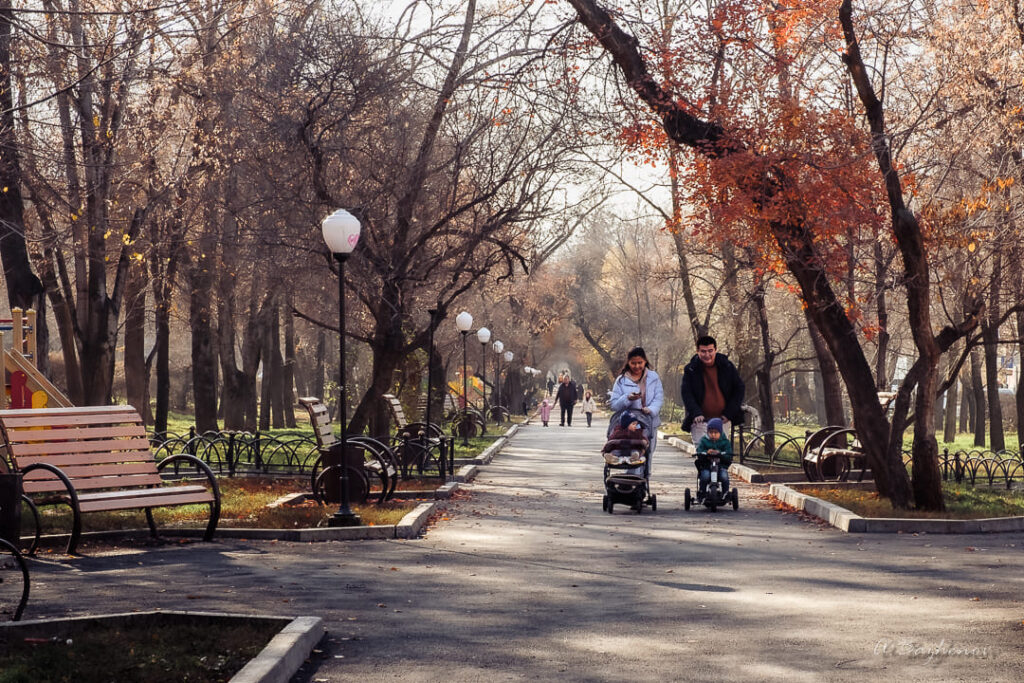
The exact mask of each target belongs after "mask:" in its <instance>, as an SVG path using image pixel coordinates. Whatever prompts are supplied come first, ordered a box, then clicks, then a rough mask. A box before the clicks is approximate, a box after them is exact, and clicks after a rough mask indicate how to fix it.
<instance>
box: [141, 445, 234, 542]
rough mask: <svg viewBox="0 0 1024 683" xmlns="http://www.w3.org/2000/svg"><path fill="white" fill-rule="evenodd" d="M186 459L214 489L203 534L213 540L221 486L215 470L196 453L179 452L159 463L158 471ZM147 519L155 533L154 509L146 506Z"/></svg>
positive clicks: (218, 517) (208, 539)
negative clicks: (208, 519)
mask: <svg viewBox="0 0 1024 683" xmlns="http://www.w3.org/2000/svg"><path fill="white" fill-rule="evenodd" d="M179 461H184V462H187V463H190V464H192V465H195V466H196V468H197V469H199V470H201V471H202V473H203V474H205V475H206V478H207V479H208V480H209V482H210V488H212V489H213V502H212V503H210V521H209V523H207V525H206V533H205V534H204V535H203V540H205V541H207V542H209V541H211V540H213V532H214V531H216V529H217V522H218V520H220V487H219V486H217V477H215V476H214V474H213V470H211V469H210V466H209V465H207V464H206V463H205V462H203V461H202V460H200V459H199V458H197V457H196V456H194V455H189V454H188V453H177V454H175V455H171V456H168V457H166V458H164V459H163V460H161V461H160V462H159V463H157V466H156V471H157V472H160V471H161V470H163V468H165V467H167V466H168V465H169V464H171V463H172V462H179ZM146 521H147V522H149V528H150V531H152V532H153V533H154V535H155V533H156V525H155V524H154V523H153V511H152V510H151V509H150V508H146Z"/></svg>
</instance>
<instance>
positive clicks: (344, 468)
mask: <svg viewBox="0 0 1024 683" xmlns="http://www.w3.org/2000/svg"><path fill="white" fill-rule="evenodd" d="M321 230H322V232H323V237H324V242H326V243H327V248H328V249H330V250H331V253H332V254H333V255H334V260H335V261H337V263H338V331H339V334H338V353H339V361H340V362H339V370H338V375H339V392H340V396H339V398H338V400H339V406H338V407H339V412H338V419H339V421H340V422H341V440H340V442H339V446H338V447H337V451H336V453H337V456H336V457H334V458H332V459H334V460H335V464H337V465H338V466H339V469H340V470H341V475H340V477H339V479H340V481H339V485H340V487H341V491H340V494H341V495H340V498H341V504H340V506H339V508H338V511H337V512H336V513H334V515H333V516H332V517H331V520H330V525H331V526H358V525H359V524H361V523H362V520H360V519H359V515H357V514H355V513H354V512H352V509H351V507H350V501H349V490H348V461H347V458H346V457H345V456H346V449H345V444H346V442H347V439H348V433H347V432H348V415H347V409H346V392H345V389H346V386H345V376H346V373H345V261H347V260H348V257H349V256H351V255H352V252H353V251H354V250H355V248H356V245H357V244H358V243H359V232H360V225H359V220H358V219H357V218H356V217H355V216H353V215H352V214H351V213H349V212H348V211H345V210H344V209H338V210H337V211H335V212H334V213H332V214H331V215H330V216H328V217H327V218H325V219H324V222H323V224H322V225H321ZM437 314H438V311H437V310H436V309H432V310H430V348H431V349H433V348H434V327H435V326H436V324H437V321H436V316H437ZM455 327H456V329H458V331H459V333H460V334H461V335H462V401H463V409H466V408H468V407H469V393H468V389H469V386H468V377H467V376H466V337H467V336H469V332H470V330H472V328H473V316H472V315H470V314H469V313H468V312H466V311H463V312H461V313H459V314H458V315H457V316H456V317H455ZM476 337H477V339H478V340H479V341H480V345H481V354H482V361H483V365H482V367H481V375H482V379H483V383H484V391H483V392H482V393H483V414H484V420H486V419H487V390H486V388H487V342H489V341H490V340H491V331H490V330H488V329H487V328H486V327H481V328H480V329H479V330H477V332H476ZM492 346H493V348H494V351H495V353H497V354H498V367H497V379H496V380H495V387H496V388H497V391H498V395H497V398H496V402H495V405H500V400H501V359H502V357H504V358H505V362H506V363H511V362H512V358H513V357H514V356H513V353H512V352H511V351H505V350H504V348H505V345H504V344H503V343H502V342H500V341H497V340H496V341H495V342H494V344H493V345H492ZM432 360H433V353H431V361H432ZM525 371H526V372H527V373H528V374H530V375H534V376H536V375H537V374H540V371H539V370H535V369H534V368H525ZM432 377H433V373H432V367H431V368H428V370H427V415H426V422H427V424H430V403H431V400H430V399H431V395H430V394H431V379H432ZM467 434H468V431H467V430H465V429H464V430H463V431H462V445H463V446H468V445H469V440H468V436H467ZM334 455H335V454H334V453H332V456H334Z"/></svg>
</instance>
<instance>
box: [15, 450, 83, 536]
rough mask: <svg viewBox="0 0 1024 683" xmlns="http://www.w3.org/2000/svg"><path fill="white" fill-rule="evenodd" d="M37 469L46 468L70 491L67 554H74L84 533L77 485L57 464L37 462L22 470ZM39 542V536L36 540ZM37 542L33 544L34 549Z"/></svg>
mask: <svg viewBox="0 0 1024 683" xmlns="http://www.w3.org/2000/svg"><path fill="white" fill-rule="evenodd" d="M35 470H44V471H46V472H49V473H50V474H52V475H54V476H55V477H57V478H58V479H60V481H61V483H62V484H64V488H65V489H67V492H68V506H69V507H70V508H71V537H70V538H69V539H68V547H67V554H68V555H74V554H75V549H76V548H77V547H78V539H79V538H80V537H81V535H82V510H81V508H80V507H79V503H78V492H77V491H75V485H74V484H72V483H71V479H69V478H68V475H66V474H64V472H63V471H61V469H60V468H59V467H57V466H56V465H51V464H50V463H48V462H37V463H33V464H31V465H29V466H28V467H25V468H23V469H22V470H21V473H22V474H28V473H29V472H34V471H35ZM38 535H39V525H38V524H36V536H37V537H38ZM36 543H38V538H37V540H36ZM34 549H35V544H33V550H34Z"/></svg>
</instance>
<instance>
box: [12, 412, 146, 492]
mask: <svg viewBox="0 0 1024 683" xmlns="http://www.w3.org/2000/svg"><path fill="white" fill-rule="evenodd" d="M0 433H2V435H3V438H4V440H5V442H6V447H7V456H8V458H9V459H10V460H11V464H12V465H13V466H14V467H15V468H16V469H19V470H21V469H24V468H26V467H28V466H29V465H31V464H33V463H38V462H45V463H49V464H50V465H54V466H56V467H59V468H60V469H61V471H62V472H64V474H66V475H67V477H68V478H69V479H70V480H71V483H72V484H73V485H74V487H75V489H76V490H79V491H83V490H95V489H108V488H124V487H136V486H147V485H150V484H159V483H160V482H161V479H160V474H159V472H158V471H157V469H156V460H155V459H154V457H153V453H152V452H151V451H150V450H149V439H148V438H147V437H146V427H145V425H144V424H143V422H142V417H141V416H140V415H139V413H138V411H136V410H135V408H132V407H131V406H87V407H79V408H42V409H24V410H0ZM24 488H25V492H26V493H40V492H48V491H63V490H65V488H64V484H63V483H62V482H61V481H60V480H59V479H57V477H56V476H54V475H53V474H52V473H50V472H46V471H44V470H34V471H32V472H29V473H28V474H27V475H26V476H25V480H24Z"/></svg>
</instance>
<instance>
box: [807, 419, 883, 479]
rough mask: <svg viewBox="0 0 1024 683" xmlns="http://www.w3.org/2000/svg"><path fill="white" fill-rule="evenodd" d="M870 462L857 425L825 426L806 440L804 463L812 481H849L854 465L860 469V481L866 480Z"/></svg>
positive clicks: (808, 477) (808, 476)
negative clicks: (847, 426)
mask: <svg viewBox="0 0 1024 683" xmlns="http://www.w3.org/2000/svg"><path fill="white" fill-rule="evenodd" d="M866 462H867V456H866V455H865V454H864V450H863V449H862V448H861V445H860V440H859V439H858V437H857V430H855V429H847V428H846V427H838V426H831V427H824V428H822V429H819V430H818V431H816V432H814V433H813V434H809V435H808V436H807V439H806V440H805V441H804V448H803V457H802V463H803V468H804V474H806V475H807V480H808V481H847V480H848V479H849V477H850V471H851V470H852V469H859V470H860V476H859V477H858V479H857V481H863V479H864V476H865V474H866V473H867V471H868V468H867V465H866Z"/></svg>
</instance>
